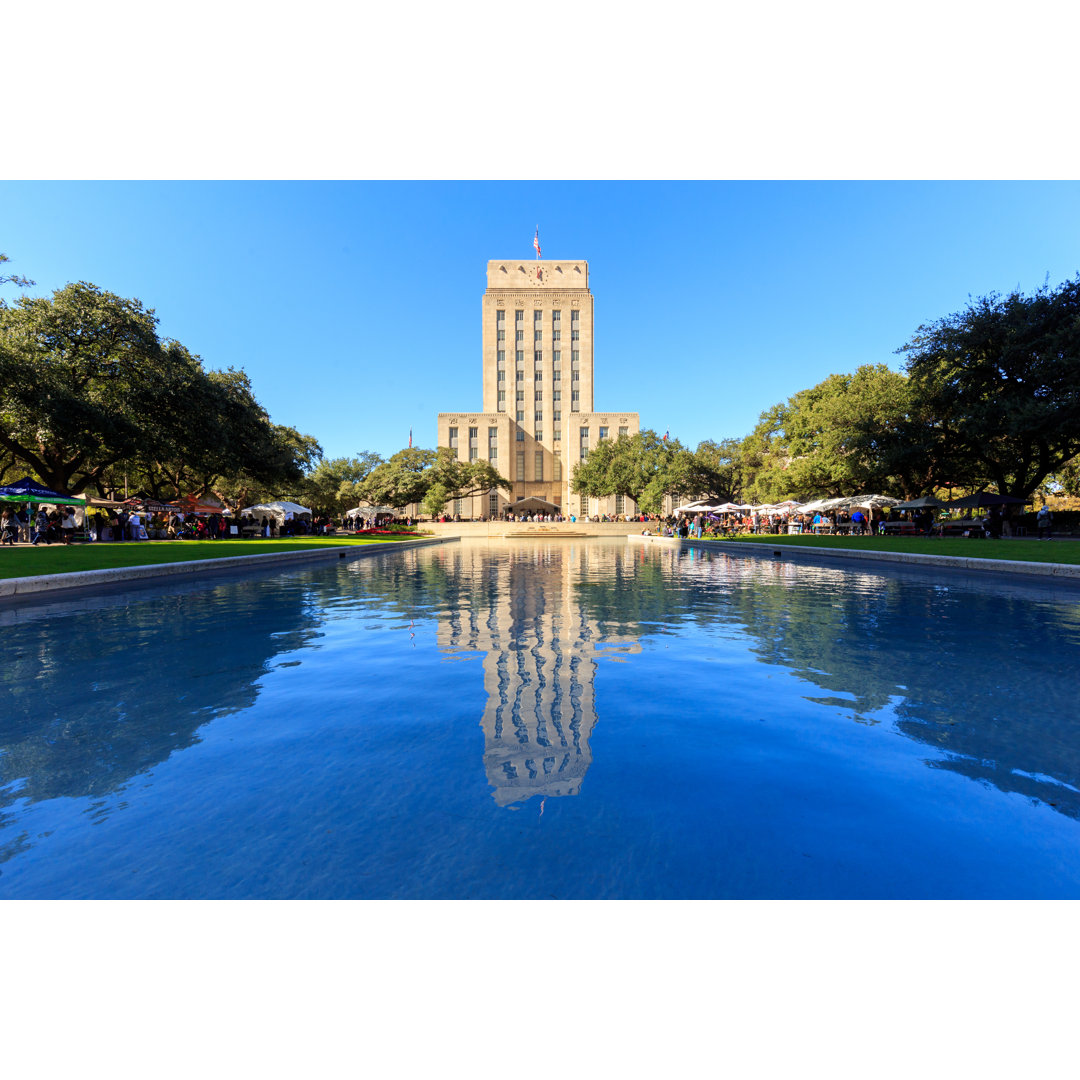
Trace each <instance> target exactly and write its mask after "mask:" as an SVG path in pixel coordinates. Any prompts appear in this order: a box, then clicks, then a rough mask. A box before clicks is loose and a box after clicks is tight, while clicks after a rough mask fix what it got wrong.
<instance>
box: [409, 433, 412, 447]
mask: <svg viewBox="0 0 1080 1080" xmlns="http://www.w3.org/2000/svg"><path fill="white" fill-rule="evenodd" d="M409 449H410V450H411V449H412V428H409Z"/></svg>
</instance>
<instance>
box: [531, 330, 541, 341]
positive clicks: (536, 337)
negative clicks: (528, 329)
mask: <svg viewBox="0 0 1080 1080" xmlns="http://www.w3.org/2000/svg"><path fill="white" fill-rule="evenodd" d="M543 340H544V331H543V330H534V331H533V341H543Z"/></svg>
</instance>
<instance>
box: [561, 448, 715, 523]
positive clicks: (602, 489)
mask: <svg viewBox="0 0 1080 1080" xmlns="http://www.w3.org/2000/svg"><path fill="white" fill-rule="evenodd" d="M693 482H694V480H693V455H692V454H691V453H690V452H689V451H688V450H686V448H685V447H684V446H683V445H682V443H680V442H679V440H678V439H668V440H664V439H662V438H661V437H660V436H659V435H657V434H656V432H655V431H652V430H649V429H646V430H644V431H639V432H638V433H637V434H635V435H620V436H619V437H618V438H617V439H604V440H602V441H601V442H599V443H598V444H597V445H596V446H595V447H594V448H593V449H591V450H590V451H589V455H588V457H587V458H586V459H585V460H584V461H582V462H579V463H578V465H577V466H576V467H575V469H574V473H573V478H572V481H571V490H572V491H574V492H575V493H576V494H578V495H586V496H590V497H594V498H603V497H605V496H608V495H623V496H625V497H627V498H630V499H633V500H634V502H635V503H636V504H637V505H638V507H639V509H641V510H644V511H645V512H646V513H650V514H654V513H660V512H661V510H662V509H663V503H664V497H665V496H667V495H677V494H680V493H686V492H689V491H690V489H691V486H692V484H693Z"/></svg>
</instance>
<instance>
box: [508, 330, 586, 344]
mask: <svg viewBox="0 0 1080 1080" xmlns="http://www.w3.org/2000/svg"><path fill="white" fill-rule="evenodd" d="M495 340H496V341H505V340H506V331H505V330H500V331H499V332H498V333H497V334H496V335H495ZM514 340H515V341H524V340H525V331H524V330H519V331H518V332H517V333H516V334H515V335H514ZM543 340H544V331H543V330H534V331H533V341H534V342H537V343H540V342H542V341H543ZM551 340H552V341H562V331H561V330H552V331H551ZM570 340H571V341H580V340H581V337H580V336H579V334H578V332H577V331H576V330H571V331H570Z"/></svg>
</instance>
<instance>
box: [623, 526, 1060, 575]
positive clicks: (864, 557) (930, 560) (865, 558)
mask: <svg viewBox="0 0 1080 1080" xmlns="http://www.w3.org/2000/svg"><path fill="white" fill-rule="evenodd" d="M626 539H627V540H628V541H630V542H635V541H636V542H640V543H655V544H660V545H661V546H666V547H678V548H683V547H690V548H697V549H698V550H701V551H721V552H724V551H732V550H734V551H736V552H738V553H739V554H740V555H743V554H750V555H760V556H767V557H769V558H774V557H775V556H774V555H773V552H774V551H781V552H783V553H784V557H789V556H795V555H812V556H813V557H814V558H815V559H839V560H854V561H856V562H859V561H862V562H881V563H893V564H899V565H906V566H918V567H928V566H937V567H947V568H949V569H952V570H964V571H979V572H982V573H984V574H1008V575H1009V576H1017V577H1038V578H1056V579H1057V580H1059V581H1060V580H1068V581H1070V582H1071V583H1075V584H1080V566H1078V565H1072V564H1069V563H1037V562H1023V561H1020V560H1017V559H979V558H967V557H965V556H962V555H921V554H915V553H914V552H904V551H851V550H850V549H840V548H821V547H804V546H802V545H800V546H798V547H794V546H788V545H785V544H776V545H775V546H773V545H772V544H769V543H768V542H766V541H752V542H747V541H738V540H705V539H701V540H697V539H693V538H691V537H687V538H686V539H683V538H682V537H679V536H643V535H641V534H640V533H639V534H631V535H629V536H627V538H626Z"/></svg>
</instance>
